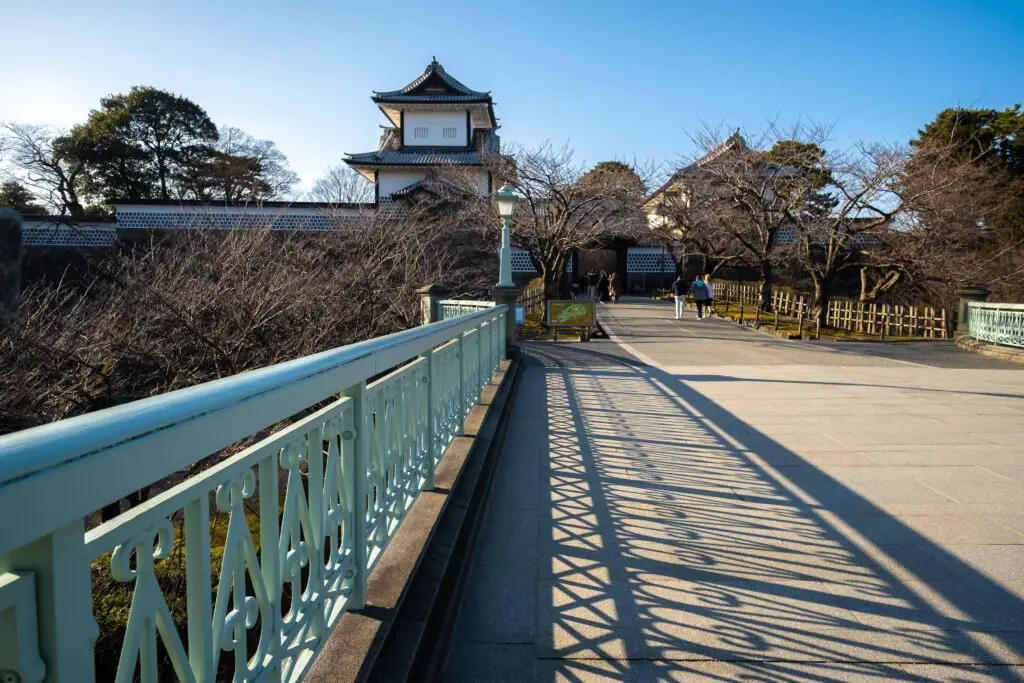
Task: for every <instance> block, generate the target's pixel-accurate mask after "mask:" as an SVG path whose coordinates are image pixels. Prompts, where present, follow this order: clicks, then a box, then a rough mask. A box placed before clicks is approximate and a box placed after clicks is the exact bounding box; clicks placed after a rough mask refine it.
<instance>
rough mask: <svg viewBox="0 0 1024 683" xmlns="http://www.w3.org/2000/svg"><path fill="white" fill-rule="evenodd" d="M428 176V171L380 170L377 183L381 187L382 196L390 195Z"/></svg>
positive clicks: (383, 197) (382, 197)
mask: <svg viewBox="0 0 1024 683" xmlns="http://www.w3.org/2000/svg"><path fill="white" fill-rule="evenodd" d="M426 177H427V174H426V171H379V172H378V173H377V185H378V186H379V187H380V198H381V199H385V198H387V197H390V196H391V194H392V193H393V192H398V191H399V190H401V189H402V188H404V187H409V186H410V185H412V184H413V183H418V182H419V181H421V180H423V179H424V178H426Z"/></svg>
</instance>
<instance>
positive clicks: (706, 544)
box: [519, 344, 1024, 681]
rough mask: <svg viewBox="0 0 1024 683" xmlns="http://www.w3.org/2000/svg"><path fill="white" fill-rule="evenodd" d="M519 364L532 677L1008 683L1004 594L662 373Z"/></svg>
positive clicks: (532, 352)
mask: <svg viewBox="0 0 1024 683" xmlns="http://www.w3.org/2000/svg"><path fill="white" fill-rule="evenodd" d="M527 357H528V360H527V362H532V363H538V362H539V363H541V364H543V366H544V375H545V381H544V389H543V394H544V395H543V396H533V397H531V396H529V395H522V396H520V399H519V400H520V401H537V402H538V403H540V404H541V405H543V406H544V408H543V413H544V420H543V422H544V423H545V424H546V425H547V433H546V434H543V435H541V438H542V439H543V440H544V441H545V450H546V452H542V453H541V455H540V463H541V467H542V468H546V472H545V473H544V480H546V482H547V490H543V488H542V490H541V492H540V494H539V500H540V501H541V503H540V504H541V505H545V504H546V505H547V508H548V509H547V510H546V511H542V512H541V520H542V524H541V527H540V529H539V538H540V540H539V544H538V545H539V547H540V553H541V557H540V558H539V560H538V564H539V567H540V568H541V569H540V571H541V572H542V575H541V577H540V580H539V586H540V588H539V590H538V604H537V623H538V625H539V628H540V631H539V632H538V633H537V634H536V641H535V648H536V649H535V652H536V656H537V657H538V663H537V666H539V667H541V669H540V670H538V671H537V680H559V681H584V680H586V681H593V680H608V681H619V680H690V678H689V676H697V675H699V676H703V677H704V678H702V680H723V681H725V680H729V681H732V680H758V681H797V680H813V681H846V680H851V679H856V680H861V677H864V678H866V679H867V678H870V679H871V680H876V679H884V680H888V679H907V678H908V677H909V678H914V677H915V676H916V677H917V678H915V679H916V680H948V679H946V678H944V676H946V675H949V673H950V670H948V669H947V670H945V673H939V672H938V671H936V670H933V669H930V668H929V666H928V665H937V664H942V665H955V664H978V663H991V664H993V665H994V666H993V667H991V668H990V669H984V667H973V668H970V669H963V670H957V671H958V673H957V676H958V678H957V680H1004V679H1006V678H1005V677H1009V679H1011V680H1016V679H1014V678H1013V677H1014V676H1015V675H1017V673H1016V672H1015V671H1014V670H1011V669H1008V668H1005V667H1003V666H1001V665H1005V664H1007V663H1020V662H1021V658H1022V657H1024V601H1022V600H1021V598H1020V597H1019V596H1018V595H1016V594H1015V593H1013V592H1011V591H1010V590H1008V589H1006V588H1004V587H1003V586H1002V585H1000V584H999V583H997V582H995V581H994V580H992V579H991V578H989V577H988V576H986V575H985V574H984V573H982V572H981V571H979V570H977V569H975V568H973V567H972V566H970V565H969V564H967V563H966V562H964V561H963V560H961V559H960V558H958V557H956V556H954V555H953V554H951V553H950V552H949V551H948V550H946V549H944V548H942V547H940V546H939V545H937V544H935V543H934V542H933V541H931V540H929V539H928V538H927V537H925V536H923V535H921V534H920V533H918V532H917V531H915V530H914V529H912V528H910V527H908V526H906V525H905V524H904V523H903V522H902V521H900V520H899V519H896V518H894V517H891V516H889V515H888V514H887V513H886V511H885V510H883V509H882V508H880V507H878V506H876V505H875V504H874V503H872V502H870V501H869V500H867V499H865V498H863V497H862V496H861V495H859V494H858V493H857V492H855V491H853V490H851V489H850V488H848V487H847V486H845V485H844V484H842V483H841V482H839V481H837V480H836V479H834V478H832V477H831V476H829V475H828V474H827V473H825V472H824V471H822V470H820V469H818V468H817V467H816V466H814V465H813V464H811V463H809V462H807V461H805V460H803V459H802V458H801V457H800V456H799V455H798V454H797V453H794V452H792V451H790V450H788V449H786V448H785V447H783V446H782V445H781V444H780V443H778V442H777V441H775V440H773V439H771V438H770V437H768V436H766V435H765V434H763V433H761V432H759V431H758V430H757V429H755V428H753V427H752V426H751V425H749V424H748V423H746V422H745V421H743V420H742V419H740V418H738V417H737V416H736V415H734V414H732V413H731V412H729V411H728V410H726V409H724V408H722V407H721V406H720V405H718V404H717V403H715V402H714V401H712V400H710V399H709V398H707V397H706V396H704V395H703V394H701V393H700V392H699V391H696V390H695V389H693V388H691V387H690V386H688V385H687V384H686V382H685V381H682V380H681V379H680V378H679V377H676V376H673V375H671V374H669V373H666V372H663V371H661V370H659V369H656V368H653V367H648V366H644V365H642V364H639V363H636V364H634V363H629V362H625V361H623V359H621V358H619V357H616V356H612V355H609V354H605V353H602V352H600V351H597V350H595V349H593V348H589V349H576V348H572V347H568V346H562V345H552V344H548V345H530V346H529V347H528V350H527ZM570 368H571V369H572V370H571V371H570ZM641 397H642V398H641ZM783 465H785V466H786V467H783ZM545 572H546V573H547V575H546V576H544V573H545ZM986 670H987V671H989V675H990V676H994V678H986V677H985V676H986ZM992 671H994V672H995V673H994V674H992V673H991V672H992ZM961 676H962V677H961ZM974 676H980V677H979V678H974Z"/></svg>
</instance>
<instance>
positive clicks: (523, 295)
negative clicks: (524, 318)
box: [516, 287, 544, 311]
mask: <svg viewBox="0 0 1024 683" xmlns="http://www.w3.org/2000/svg"><path fill="white" fill-rule="evenodd" d="M516 303H519V304H522V305H523V306H524V307H525V308H526V310H527V311H532V310H533V309H535V308H544V288H543V287H525V288H523V290H522V291H521V292H520V293H519V300H518V301H517V302H516Z"/></svg>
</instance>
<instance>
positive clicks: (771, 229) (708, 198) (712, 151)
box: [679, 124, 827, 307]
mask: <svg viewBox="0 0 1024 683" xmlns="http://www.w3.org/2000/svg"><path fill="white" fill-rule="evenodd" d="M826 135H827V130H826V129H825V128H823V127H820V126H815V125H804V124H797V125H795V126H793V127H792V128H790V129H788V130H783V129H781V128H779V127H778V126H777V125H775V124H769V125H768V126H767V127H766V128H765V130H764V131H763V132H761V133H758V134H757V135H756V136H754V137H744V136H742V135H741V134H740V131H739V130H737V131H735V132H734V133H733V134H732V135H730V136H729V137H727V138H725V139H723V138H722V136H721V135H720V133H719V131H718V130H716V129H711V128H708V127H705V128H704V129H702V130H700V131H698V132H697V133H696V134H694V135H693V136H692V139H693V142H694V143H695V146H696V147H697V150H698V152H697V155H696V158H695V159H693V160H692V162H691V163H690V164H689V165H687V166H686V167H685V168H684V169H683V170H682V171H681V172H680V174H679V185H680V186H681V188H682V193H683V195H684V196H685V197H687V198H688V201H690V202H691V203H695V204H696V205H698V206H702V207H704V208H703V209H702V210H703V211H704V212H705V213H708V214H710V219H708V220H706V222H705V223H704V225H703V228H702V230H704V231H706V232H710V233H711V235H713V236H715V237H716V238H717V239H721V238H722V237H727V238H728V239H727V241H728V242H730V243H732V244H734V245H736V246H738V247H740V248H741V250H742V251H741V252H740V253H741V254H742V256H740V254H736V257H737V258H738V259H739V258H742V260H744V261H746V262H747V263H749V264H750V265H751V266H753V267H755V268H757V269H758V271H759V272H760V280H761V289H760V297H759V299H760V305H761V306H762V307H765V306H768V305H769V303H770V301H771V288H772V283H773V279H774V272H773V271H774V266H775V264H776V263H777V261H778V257H779V254H778V252H777V248H776V247H777V244H778V241H779V235H780V233H781V232H782V231H783V229H784V228H789V227H792V226H793V218H792V217H793V215H794V214H796V213H798V212H800V211H801V210H802V209H803V207H805V206H806V204H807V202H808V199H809V198H810V197H811V196H812V195H813V194H814V193H815V192H817V190H818V188H819V187H820V183H821V180H820V178H819V177H818V176H817V175H816V174H813V173H807V172H805V170H804V169H805V165H806V155H807V149H808V148H810V147H817V146H819V145H820V143H822V142H823V141H824V139H825V138H826ZM783 143H796V144H783Z"/></svg>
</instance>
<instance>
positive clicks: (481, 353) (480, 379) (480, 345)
mask: <svg viewBox="0 0 1024 683" xmlns="http://www.w3.org/2000/svg"><path fill="white" fill-rule="evenodd" d="M486 327H487V326H486V325H485V324H483V323H481V324H480V325H479V327H477V328H476V391H475V392H474V394H475V398H476V399H475V400H474V401H473V402H474V403H478V402H480V395H481V394H482V393H483V385H484V384H486V381H485V378H486V377H487V369H486V368H485V367H484V366H485V365H486V362H487V358H486V351H485V350H484V346H486V342H484V339H483V338H484V331H485V330H486ZM487 333H489V330H487Z"/></svg>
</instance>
